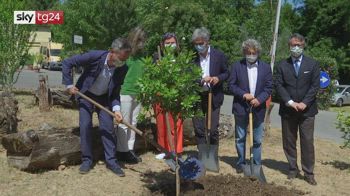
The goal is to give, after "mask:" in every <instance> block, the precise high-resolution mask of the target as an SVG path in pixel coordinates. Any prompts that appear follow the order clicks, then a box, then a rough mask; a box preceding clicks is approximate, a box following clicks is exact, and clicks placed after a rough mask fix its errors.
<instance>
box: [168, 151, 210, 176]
mask: <svg viewBox="0 0 350 196" xmlns="http://www.w3.org/2000/svg"><path fill="white" fill-rule="evenodd" d="M165 163H166V164H167V165H168V166H169V167H170V169H171V170H172V171H173V172H175V170H176V161H175V160H174V159H165ZM178 163H179V167H180V177H181V179H184V180H197V179H198V178H200V177H202V176H204V175H205V171H206V170H205V167H204V165H203V164H202V163H201V162H200V161H199V160H198V159H197V158H195V157H187V159H186V160H183V159H182V158H179V159H178Z"/></svg>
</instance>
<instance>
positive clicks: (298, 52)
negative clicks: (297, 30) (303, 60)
mask: <svg viewBox="0 0 350 196" xmlns="http://www.w3.org/2000/svg"><path fill="white" fill-rule="evenodd" d="M303 51H304V50H303V48H301V47H299V46H294V47H290V54H291V55H292V56H293V57H295V58H298V57H300V55H301V54H303Z"/></svg>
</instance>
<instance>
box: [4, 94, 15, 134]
mask: <svg viewBox="0 0 350 196" xmlns="http://www.w3.org/2000/svg"><path fill="white" fill-rule="evenodd" d="M17 104H18V102H17V100H16V99H15V98H14V95H13V94H12V93H10V92H2V93H1V94H0V139H1V138H2V137H3V136H4V135H6V134H10V133H16V132H17V124H18V119H17V112H18V106H17Z"/></svg>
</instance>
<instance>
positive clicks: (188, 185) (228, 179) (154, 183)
mask: <svg viewBox="0 0 350 196" xmlns="http://www.w3.org/2000/svg"><path fill="white" fill-rule="evenodd" d="M142 181H144V182H146V184H147V185H146V187H147V188H148V189H149V190H150V192H151V195H169V196H170V195H175V192H176V186H175V175H174V174H173V173H171V172H169V171H163V172H158V173H155V172H147V173H146V174H144V175H143V179H142ZM305 194H306V193H304V192H303V191H300V190H295V189H291V190H290V189H287V188H286V187H283V186H277V185H275V184H262V183H260V182H259V181H258V180H256V179H251V178H245V177H237V176H233V175H207V176H205V177H204V178H201V179H199V180H198V181H195V182H182V183H181V195H198V196H204V195H208V196H212V195H230V196H236V195H237V196H240V195H250V196H265V195H266V196H267V195H268V196H275V195H276V196H280V195H283V196H296V195H305Z"/></svg>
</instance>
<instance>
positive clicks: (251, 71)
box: [229, 39, 272, 173]
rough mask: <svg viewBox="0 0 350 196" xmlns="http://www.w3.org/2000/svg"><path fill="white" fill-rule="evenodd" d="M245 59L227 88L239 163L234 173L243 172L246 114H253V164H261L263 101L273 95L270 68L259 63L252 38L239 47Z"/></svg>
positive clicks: (236, 65) (234, 70)
mask: <svg viewBox="0 0 350 196" xmlns="http://www.w3.org/2000/svg"><path fill="white" fill-rule="evenodd" d="M242 51H243V54H244V58H243V59H242V60H240V61H238V62H236V63H234V64H233V65H232V67H231V74H230V80H229V89H230V91H231V92H232V93H233V95H234V99H233V105H232V113H233V114H234V116H235V135H236V140H235V141H236V150H237V153H238V161H237V163H236V165H237V166H236V171H237V173H242V172H243V165H244V164H246V162H245V161H246V159H245V154H246V153H245V150H246V147H245V146H246V145H245V144H246V136H247V127H248V123H249V120H248V119H249V112H250V107H252V112H253V119H254V120H253V122H254V123H253V132H254V134H253V135H254V137H253V156H254V164H257V165H261V143H262V139H263V135H264V132H263V128H264V126H263V123H264V118H265V111H266V104H265V102H266V100H267V99H268V98H269V96H270V95H271V93H272V71H271V66H270V65H269V64H267V63H265V62H263V61H261V60H259V58H258V57H259V55H260V54H261V46H260V44H259V42H257V41H256V40H254V39H248V40H246V41H244V42H243V44H242Z"/></svg>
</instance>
